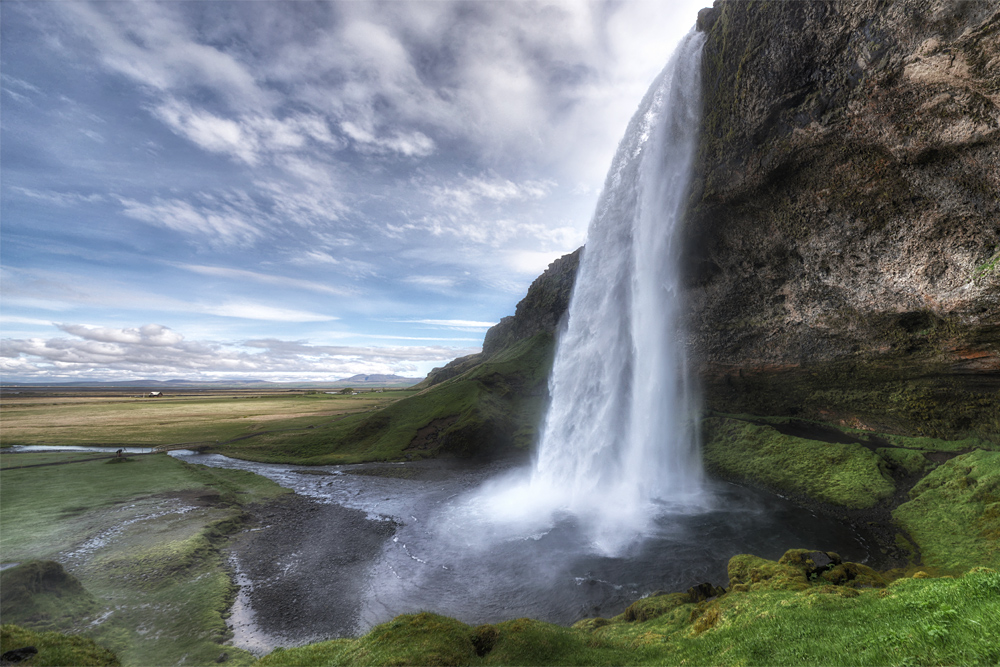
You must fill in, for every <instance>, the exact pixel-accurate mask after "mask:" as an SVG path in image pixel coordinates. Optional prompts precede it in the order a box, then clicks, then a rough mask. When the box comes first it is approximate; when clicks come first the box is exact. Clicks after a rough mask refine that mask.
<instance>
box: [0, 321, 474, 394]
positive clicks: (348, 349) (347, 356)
mask: <svg viewBox="0 0 1000 667" xmlns="http://www.w3.org/2000/svg"><path fill="white" fill-rule="evenodd" d="M58 328H59V329H60V330H61V331H63V332H64V333H66V334H69V336H70V337H57V338H28V339H10V338H8V339H3V340H2V341H0V370H2V371H3V372H4V374H5V376H6V377H7V379H8V381H10V378H11V376H15V377H16V378H18V379H19V381H31V380H33V379H39V380H41V379H49V380H55V379H73V378H76V377H80V376H82V375H88V376H91V377H93V375H94V373H95V369H101V371H100V372H101V373H105V374H107V373H111V374H116V376H117V377H118V378H119V379H143V378H164V377H184V378H189V379H213V378H224V377H226V376H234V375H266V376H268V377H269V378H270V379H285V380H289V381H293V380H303V379H320V380H330V381H332V380H336V379H340V378H341V377H344V376H348V375H353V374H355V373H362V372H368V373H373V372H377V373H395V374H406V373H413V371H414V370H415V369H416V368H417V367H418V364H421V363H424V362H434V363H438V362H444V361H447V360H450V359H452V358H454V357H455V356H458V355H461V354H471V353H472V352H475V351H477V350H478V348H454V347H445V346H440V345H428V346H384V347H383V346H372V345H366V346H351V345H311V344H309V343H308V342H306V341H286V340H280V339H274V338H267V339H254V340H246V341H241V342H235V343H224V342H207V341H189V340H187V339H185V337H184V336H183V335H181V334H180V333H179V332H176V331H174V330H172V329H170V328H168V327H164V326H162V325H158V324H147V325H143V326H139V327H126V328H110V327H95V326H88V325H82V324H65V323H64V324H59V325H58Z"/></svg>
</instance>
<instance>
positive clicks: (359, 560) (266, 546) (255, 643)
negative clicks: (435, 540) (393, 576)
mask: <svg viewBox="0 0 1000 667" xmlns="http://www.w3.org/2000/svg"><path fill="white" fill-rule="evenodd" d="M249 513H250V514H251V516H252V517H253V518H252V521H251V523H250V527H249V529H248V530H247V531H245V532H243V533H241V534H240V535H238V536H236V537H235V538H234V539H233V540H232V542H231V543H230V546H229V552H230V555H231V562H232V563H233V565H234V566H235V567H236V570H237V572H238V575H239V577H238V579H239V580H240V583H241V584H244V585H242V587H241V593H240V595H241V598H243V597H245V598H248V602H249V603H250V605H251V606H252V609H253V612H251V613H248V612H247V611H246V610H245V607H243V605H242V604H241V601H240V600H238V601H237V604H236V605H235V606H234V609H233V617H232V619H231V623H232V625H233V629H234V631H235V633H236V636H235V637H234V643H235V644H236V645H238V646H242V647H244V648H248V649H250V650H253V651H254V652H255V653H262V652H266V651H267V650H270V648H272V647H273V646H274V644H275V642H277V643H278V644H279V645H284V646H290V645H294V644H300V643H303V639H302V638H303V637H309V641H314V640H321V639H329V638H334V637H347V636H352V635H354V634H356V633H357V629H358V628H357V624H358V612H359V610H360V605H361V598H362V595H363V593H364V590H363V588H364V582H365V581H366V573H367V571H368V568H369V567H370V565H371V563H372V561H373V560H374V559H375V558H376V557H377V556H378V555H379V554H380V553H381V551H382V546H383V544H384V542H385V541H386V540H387V539H389V538H390V537H391V536H392V535H393V533H394V532H395V529H396V525H395V524H394V523H393V522H392V521H390V520H377V519H370V518H368V515H367V514H366V513H365V512H363V511H361V510H354V509H348V508H346V507H342V506H340V505H335V504H321V503H318V502H315V501H313V500H310V499H309V498H306V497H304V496H300V495H293V494H290V495H288V496H286V497H284V498H282V499H280V500H278V501H277V502H274V503H269V504H267V505H261V506H256V507H251V508H249ZM249 582H252V585H249V586H247V585H245V584H247V583H249Z"/></svg>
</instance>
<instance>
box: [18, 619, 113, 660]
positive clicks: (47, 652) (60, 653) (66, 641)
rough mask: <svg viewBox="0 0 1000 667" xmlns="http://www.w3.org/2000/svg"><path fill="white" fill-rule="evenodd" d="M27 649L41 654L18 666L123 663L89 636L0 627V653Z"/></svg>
mask: <svg viewBox="0 0 1000 667" xmlns="http://www.w3.org/2000/svg"><path fill="white" fill-rule="evenodd" d="M26 646H34V647H35V648H36V649H37V650H38V653H36V654H35V655H33V656H32V657H30V658H28V659H27V660H25V661H23V662H19V663H17V664H18V665H24V667H66V665H78V666H79V667H91V666H93V667H118V665H120V664H121V663H119V662H118V657H117V656H116V655H115V654H114V653H112V652H111V651H109V650H108V649H106V648H103V647H101V646H98V645H97V644H96V643H94V641H93V640H92V639H87V638H86V637H80V636H78V635H75V636H73V635H64V634H60V633H58V632H37V631H35V630H29V629H27V628H22V627H19V626H17V625H13V624H10V623H5V624H4V625H0V653H6V652H7V651H11V650H14V649H19V648H24V647H26ZM5 664H6V663H5Z"/></svg>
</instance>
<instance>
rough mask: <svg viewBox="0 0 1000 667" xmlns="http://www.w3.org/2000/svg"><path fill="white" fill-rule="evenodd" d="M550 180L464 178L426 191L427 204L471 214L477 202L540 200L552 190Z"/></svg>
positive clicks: (553, 183) (552, 186) (496, 177)
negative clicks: (429, 196) (427, 195)
mask: <svg viewBox="0 0 1000 667" xmlns="http://www.w3.org/2000/svg"><path fill="white" fill-rule="evenodd" d="M555 185H556V184H555V182H554V181H551V180H541V181H539V180H527V181H524V182H522V183H514V182H513V181H511V180H509V179H506V178H501V177H498V176H491V177H488V178H487V177H485V176H479V177H476V178H468V177H467V178H465V179H464V180H463V181H461V182H458V183H454V184H450V185H436V186H432V187H431V189H430V193H431V202H432V203H433V204H434V205H435V206H437V207H439V208H452V209H458V210H460V211H463V212H468V211H471V210H472V208H473V207H474V206H475V205H476V204H478V203H479V202H481V201H484V200H485V201H489V202H491V203H503V202H511V201H525V200H530V199H543V198H545V197H546V196H548V194H549V193H550V192H551V191H552V188H554V187H555Z"/></svg>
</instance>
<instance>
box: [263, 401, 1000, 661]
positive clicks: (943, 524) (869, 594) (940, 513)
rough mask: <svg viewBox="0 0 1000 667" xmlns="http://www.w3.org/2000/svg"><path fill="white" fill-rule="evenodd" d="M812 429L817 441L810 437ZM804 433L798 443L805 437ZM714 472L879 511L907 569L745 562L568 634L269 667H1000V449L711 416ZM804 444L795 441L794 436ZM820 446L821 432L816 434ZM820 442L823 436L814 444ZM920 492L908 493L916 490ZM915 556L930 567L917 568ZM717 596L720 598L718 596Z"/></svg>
mask: <svg viewBox="0 0 1000 667" xmlns="http://www.w3.org/2000/svg"><path fill="white" fill-rule="evenodd" d="M810 429H815V430H816V431H817V432H816V433H812V434H810V433H809V430H810ZM803 430H804V431H805V432H802V431H803ZM704 431H705V436H706V444H705V451H704V456H705V459H706V465H707V467H708V468H709V470H710V471H712V472H714V473H715V474H716V475H721V476H723V477H729V478H738V479H740V480H741V481H743V482H750V483H753V484H755V485H757V486H762V487H765V488H769V489H772V490H774V491H777V492H779V493H784V494H789V495H792V496H794V497H797V498H801V499H811V500H812V501H814V502H818V503H821V504H823V505H825V506H827V507H829V508H832V509H834V510H836V508H843V509H844V510H846V511H873V510H877V509H881V510H882V511H883V512H885V513H887V515H888V516H891V519H892V520H893V521H894V522H895V524H896V525H897V526H899V528H900V529H901V530H902V531H906V533H907V534H908V535H909V539H912V540H913V542H915V543H916V545H915V547H914V545H913V544H911V543H910V542H909V539H908V538H907V537H906V536H905V535H903V533H902V532H901V533H898V534H897V536H896V538H897V540H898V541H899V542H900V543H901V546H906V547H907V548H909V549H910V550H911V553H910V555H911V559H912V560H911V563H910V565H909V566H908V567H905V568H898V569H896V570H892V571H889V572H876V571H874V570H872V569H871V568H869V567H867V566H865V565H861V564H856V563H841V562H839V557H837V556H836V554H825V553H820V552H808V551H804V550H796V551H790V552H788V553H786V554H785V556H784V557H783V558H782V559H781V560H780V561H777V562H775V561H768V560H764V559H762V558H758V557H756V556H752V555H748V554H744V555H737V556H734V557H733V558H732V559H731V560H730V563H729V579H730V581H729V588H728V589H727V590H726V591H724V592H722V591H718V590H716V591H710V592H709V593H708V594H709V595H716V596H717V597H710V598H708V599H705V597H704V595H699V594H698V593H697V592H696V591H689V592H687V593H674V594H668V595H659V596H656V597H650V598H645V599H642V600H639V601H637V602H635V603H634V604H633V605H632V606H631V607H629V608H628V609H627V610H626V611H625V612H624V613H623V614H621V615H619V616H616V617H614V618H611V619H604V618H597V619H584V620H582V621H579V622H578V623H576V624H575V625H574V626H573V627H571V628H565V627H560V626H556V625H552V624H549V623H543V622H540V621H535V620H530V619H517V620H512V621H506V622H503V623H496V624H493V625H484V626H478V627H470V626H468V625H465V624H463V623H461V622H459V621H457V620H454V619H450V618H446V617H442V616H438V615H435V614H430V613H423V614H411V615H404V616H400V617H397V618H396V619H394V620H392V621H390V622H389V623H386V624H383V625H380V626H378V627H376V628H374V629H373V630H372V631H371V632H369V633H368V634H366V635H364V636H363V637H360V638H357V639H338V640H334V641H329V642H323V643H319V644H313V645H310V646H305V647H300V648H294V649H286V650H278V651H275V652H273V653H272V654H270V655H268V656H265V657H264V658H262V659H261V660H260V661H259V662H258V664H259V665H261V666H262V667H263V666H271V665H303V666H306V665H317V666H318V665H414V664H419V665H480V664H481V665H491V664H496V665H633V664H637V665H641V664H655V665H830V664H838V665H995V664H997V663H998V661H1000V643H998V642H996V641H995V639H994V638H995V637H997V636H1000V573H998V572H997V569H998V568H1000V451H996V449H997V446H996V444H995V443H992V442H990V441H984V440H978V439H975V438H972V439H967V440H963V441H944V440H936V439H933V438H929V437H919V438H907V437H902V436H883V435H878V434H873V433H870V432H866V431H858V430H854V429H849V428H845V429H840V430H839V432H834V431H832V430H831V427H829V426H828V425H811V424H805V423H801V422H797V421H794V420H789V419H780V418H779V419H770V420H768V419H762V418H750V417H745V416H744V417H734V416H715V417H710V418H709V419H708V420H706V423H705V424H704ZM796 433H798V434H796ZM808 435H811V436H813V437H806V436H808ZM817 438H821V439H817ZM908 487H909V488H908ZM917 558H921V559H922V560H920V561H919V564H918V561H917V560H916V559H917ZM719 593H722V594H721V595H719Z"/></svg>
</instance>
